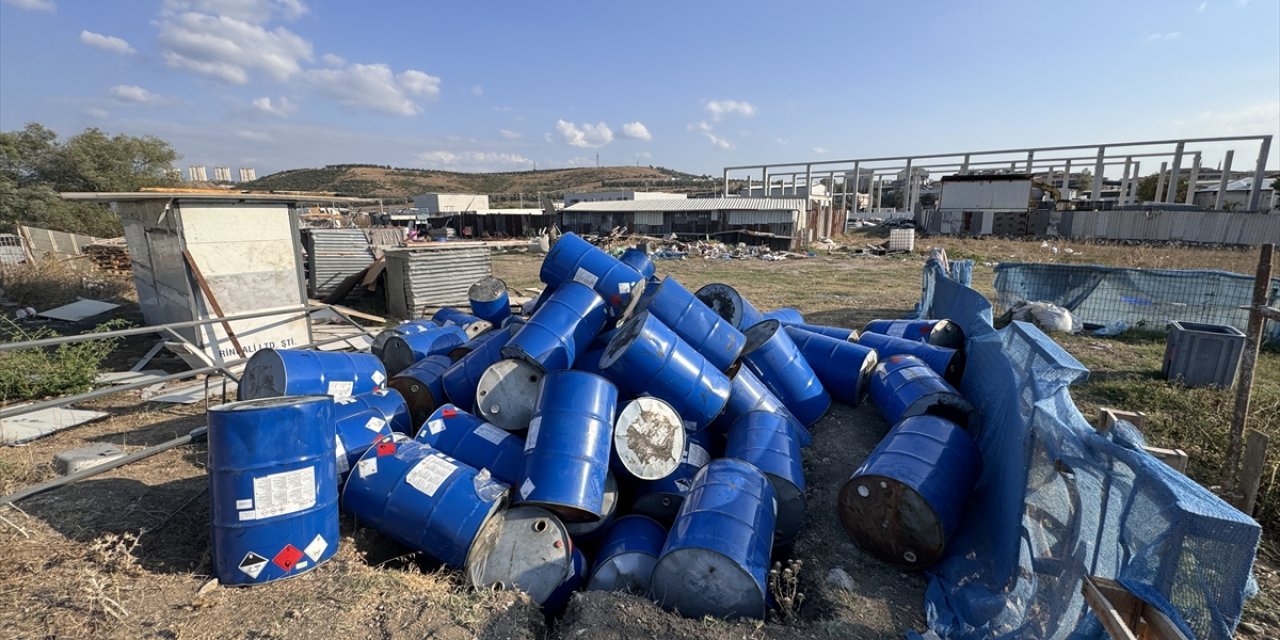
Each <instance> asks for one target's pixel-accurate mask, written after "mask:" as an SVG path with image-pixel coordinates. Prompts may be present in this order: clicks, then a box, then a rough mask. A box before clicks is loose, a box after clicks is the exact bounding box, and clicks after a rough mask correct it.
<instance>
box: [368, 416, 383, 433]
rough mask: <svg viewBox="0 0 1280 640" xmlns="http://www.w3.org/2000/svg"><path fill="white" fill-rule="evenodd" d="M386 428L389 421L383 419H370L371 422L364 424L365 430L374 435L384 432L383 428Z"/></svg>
mask: <svg viewBox="0 0 1280 640" xmlns="http://www.w3.org/2000/svg"><path fill="white" fill-rule="evenodd" d="M385 426H387V421H386V420H383V419H382V418H369V421H368V422H366V423H364V428H366V429H368V430H370V431H372V432H374V433H378V432H379V431H382V428H383V427H385Z"/></svg>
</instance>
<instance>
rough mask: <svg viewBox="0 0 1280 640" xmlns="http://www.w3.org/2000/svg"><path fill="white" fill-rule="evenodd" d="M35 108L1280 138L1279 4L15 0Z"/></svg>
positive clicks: (818, 139) (408, 151)
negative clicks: (1249, 135)
mask: <svg viewBox="0 0 1280 640" xmlns="http://www.w3.org/2000/svg"><path fill="white" fill-rule="evenodd" d="M29 121H38V122H41V123H43V124H45V125H47V126H49V127H52V128H53V129H55V130H57V131H58V132H60V133H62V134H64V135H68V134H71V133H75V132H77V131H79V130H81V129H83V128H85V127H89V126H96V127H99V128H101V129H103V130H105V131H108V132H111V133H116V132H124V133H129V134H135V135H141V134H153V135H157V136H159V137H161V138H164V139H166V140H168V141H169V142H171V143H172V144H173V145H174V146H175V147H176V148H177V150H178V152H179V153H180V154H182V156H183V159H182V161H181V162H180V164H181V165H182V166H186V165H188V164H203V165H208V166H210V167H212V166H215V165H227V166H231V167H240V166H252V167H255V168H257V170H258V173H259V175H263V174H265V173H269V172H272V171H277V170H281V169H287V168H294V167H301V166H320V165H323V164H328V163H340V162H363V163H376V164H390V165H395V166H410V167H422V168H440V169H450V170H461V171H487V170H522V169H531V168H533V167H534V165H535V164H536V166H537V168H539V169H542V168H552V167H565V166H582V165H594V164H595V162H596V157H597V154H598V155H599V161H600V162H601V163H602V164H635V163H640V164H654V165H661V166H666V167H670V168H674V169H679V170H683V171H689V172H693V173H710V174H719V172H720V169H721V167H723V166H725V165H735V164H750V163H760V162H783V161H800V160H821V159H837V158H852V157H869V156H876V155H898V154H908V153H932V152H951V151H962V150H983V149H997V148H1007V147H1015V146H1038V145H1060V144H1088V143H1098V142H1115V141H1128V140H1141V139H1156V138H1171V137H1183V136H1188V137H1189V136H1213V135H1242V134H1266V133H1271V134H1275V135H1277V136H1280V1H1277V0H1252V1H1250V2H1243V1H1240V0H1185V1H1184V0H1152V1H1133V2H1114V1H1111V2H1098V1H1093V0H1079V1H1076V2H1060V1H1059V2H1035V1H1031V0H1008V1H992V2H854V1H846V2H818V1H814V2H803V3H799V2H797V3H781V2H754V1H750V0H743V1H738V2H732V3H729V2H697V1H693V2H690V1H685V2H667V1H665V0H652V1H649V2H612V1H608V0H597V1H595V2H465V3H440V2H389V1H373V0H371V1H367V2H345V1H343V2H339V1H332V0H331V1H326V2H321V1H319V0H159V1H141V0H130V1H127V2H125V1H120V2H114V1H113V2H102V1H97V0H0V129H3V130H11V129H16V128H19V127H21V126H22V125H23V124H24V123H26V122H29ZM1278 154H1280V140H1277V141H1276V143H1275V144H1274V145H1273V150H1272V157H1273V159H1272V161H1271V162H1270V164H1271V165H1272V166H1277V165H1280V162H1277V160H1275V158H1277V157H1280V155H1278ZM1214 160H1215V159H1214V158H1212V157H1206V163H1211V162H1213V161H1214ZM1252 160H1253V158H1249V159H1248V160H1247V162H1250V163H1251V162H1252ZM1237 163H1239V159H1237Z"/></svg>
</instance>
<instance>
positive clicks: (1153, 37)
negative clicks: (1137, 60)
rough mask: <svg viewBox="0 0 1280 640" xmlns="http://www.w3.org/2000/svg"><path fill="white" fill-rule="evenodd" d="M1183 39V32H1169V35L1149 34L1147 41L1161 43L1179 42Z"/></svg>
mask: <svg viewBox="0 0 1280 640" xmlns="http://www.w3.org/2000/svg"><path fill="white" fill-rule="evenodd" d="M1181 37H1182V32H1181V31H1169V32H1167V33H1148V34H1147V37H1146V38H1145V40H1146V41H1147V42H1159V41H1161V40H1177V39H1178V38H1181Z"/></svg>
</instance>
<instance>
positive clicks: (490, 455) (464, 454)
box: [413, 404, 524, 487]
mask: <svg viewBox="0 0 1280 640" xmlns="http://www.w3.org/2000/svg"><path fill="white" fill-rule="evenodd" d="M413 439H414V440H417V441H418V442H421V443H422V444H425V445H427V446H429V447H431V448H433V449H436V450H437V451H440V452H442V453H444V454H445V455H449V456H453V457H454V458H457V459H458V460H460V461H461V462H462V463H463V464H467V465H470V466H472V467H475V468H477V469H488V470H489V473H490V474H491V475H492V476H493V477H494V479H496V480H497V481H498V482H502V483H504V484H507V485H509V486H513V487H514V486H516V484H518V483H519V482H520V475H521V474H522V473H523V472H524V440H522V439H521V438H520V437H519V436H516V435H514V434H512V433H510V432H508V431H503V430H502V429H499V428H497V427H495V426H493V425H491V424H489V423H488V422H485V421H484V420H482V419H481V418H477V417H476V416H473V415H471V414H470V413H467V412H466V411H463V410H462V409H459V408H458V407H455V406H454V405H451V404H446V405H442V406H441V407H440V408H438V409H436V410H435V412H434V413H432V414H431V416H430V417H428V418H427V419H426V421H425V422H423V423H422V429H420V430H419V431H418V433H417V435H416V436H414V438H413Z"/></svg>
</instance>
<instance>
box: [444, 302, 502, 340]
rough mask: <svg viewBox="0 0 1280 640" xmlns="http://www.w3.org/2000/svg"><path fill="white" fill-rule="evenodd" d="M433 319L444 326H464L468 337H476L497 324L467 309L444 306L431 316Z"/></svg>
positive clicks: (463, 328)
mask: <svg viewBox="0 0 1280 640" xmlns="http://www.w3.org/2000/svg"><path fill="white" fill-rule="evenodd" d="M431 321H432V322H434V323H436V324H438V325H440V326H442V327H451V326H458V327H462V330H463V331H465V332H466V333H467V337H469V338H474V337H476V336H478V335H480V334H482V333H484V332H486V331H488V330H490V329H492V328H493V327H494V326H495V325H494V324H493V323H492V322H489V321H488V320H484V319H482V318H478V317H476V316H473V315H471V314H469V313H467V312H466V311H463V310H461V309H455V308H453V307H444V308H443V309H440V310H439V311H437V312H435V314H433V315H432V316H431Z"/></svg>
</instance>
